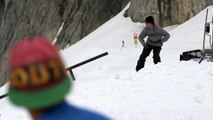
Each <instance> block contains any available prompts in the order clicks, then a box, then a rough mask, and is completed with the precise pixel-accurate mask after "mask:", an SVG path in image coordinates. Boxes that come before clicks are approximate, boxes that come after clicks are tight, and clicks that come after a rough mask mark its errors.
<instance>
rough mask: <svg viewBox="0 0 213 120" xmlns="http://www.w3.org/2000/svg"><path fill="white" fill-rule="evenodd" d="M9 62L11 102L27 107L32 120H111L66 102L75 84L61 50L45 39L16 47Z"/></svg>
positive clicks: (23, 42) (29, 41)
mask: <svg viewBox="0 0 213 120" xmlns="http://www.w3.org/2000/svg"><path fill="white" fill-rule="evenodd" d="M8 63H9V75H10V76H9V78H10V84H9V99H10V100H11V102H12V103H14V104H15V105H18V106H22V107H25V108H27V110H28V111H29V113H30V115H31V117H32V119H33V120H109V119H108V118H107V117H104V116H102V115H100V114H98V113H95V112H91V111H88V110H84V109H81V108H78V107H75V106H73V105H70V104H68V103H67V102H66V101H65V96H66V95H67V94H68V92H69V90H70V88H71V87H72V81H71V80H70V78H69V77H68V76H67V74H66V71H65V67H64V64H63V61H62V59H61V57H60V55H59V52H58V49H57V48H56V47H55V46H53V45H52V44H51V43H50V42H49V41H48V40H47V39H46V38H44V37H34V38H30V39H25V40H23V41H22V42H19V43H17V44H15V45H14V46H13V48H12V49H11V51H10V54H9V62H8ZM79 92H81V91H79ZM17 119H19V118H17Z"/></svg>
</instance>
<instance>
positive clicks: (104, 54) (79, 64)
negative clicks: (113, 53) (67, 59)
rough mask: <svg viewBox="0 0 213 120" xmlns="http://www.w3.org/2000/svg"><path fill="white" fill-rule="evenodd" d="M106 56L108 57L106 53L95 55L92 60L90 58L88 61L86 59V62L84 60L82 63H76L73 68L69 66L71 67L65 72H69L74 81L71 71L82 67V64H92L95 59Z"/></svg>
mask: <svg viewBox="0 0 213 120" xmlns="http://www.w3.org/2000/svg"><path fill="white" fill-rule="evenodd" d="M106 55H108V52H105V53H102V54H100V55H97V56H95V57H92V58H90V59H87V60H85V61H83V62H80V63H77V64H75V65H73V66H71V67H68V68H67V69H66V70H67V71H69V73H70V75H71V77H72V79H73V80H75V76H74V74H73V71H72V69H74V68H77V67H79V66H81V65H84V64H86V63H89V62H92V61H94V60H96V59H99V58H101V57H104V56H106Z"/></svg>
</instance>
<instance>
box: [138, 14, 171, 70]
mask: <svg viewBox="0 0 213 120" xmlns="http://www.w3.org/2000/svg"><path fill="white" fill-rule="evenodd" d="M145 22H146V27H145V28H144V29H143V30H142V32H141V33H140V35H139V37H138V40H139V41H140V42H141V44H142V45H143V52H142V53H141V55H140V57H139V60H138V62H137V65H136V68H135V69H136V71H137V72H138V71H139V70H140V69H142V68H144V65H145V61H146V58H147V57H148V56H149V54H150V52H151V51H152V50H153V62H154V64H157V63H159V62H161V59H160V51H161V47H162V46H163V43H164V42H166V41H167V40H168V39H169V38H170V35H169V33H168V32H166V31H165V30H164V29H163V28H162V27H161V26H159V25H158V24H157V23H155V21H154V18H153V17H152V16H148V17H147V18H146V19H145ZM147 36H148V38H147V41H146V42H145V41H144V39H145V38H146V37H147Z"/></svg>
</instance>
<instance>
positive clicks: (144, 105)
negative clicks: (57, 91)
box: [0, 6, 213, 120]
mask: <svg viewBox="0 0 213 120" xmlns="http://www.w3.org/2000/svg"><path fill="white" fill-rule="evenodd" d="M122 15H123V13H122V12H121V13H120V14H118V15H117V16H116V17H114V18H112V19H111V20H110V21H108V22H107V23H105V24H104V25H103V26H101V27H99V28H98V29H97V30H96V31H94V32H93V33H91V34H90V35H88V36H87V37H85V38H84V39H83V40H81V41H80V42H78V43H76V44H75V45H72V46H71V47H69V48H67V49H65V50H63V51H61V53H62V56H63V58H64V60H65V62H66V65H67V67H69V66H71V65H74V64H76V63H78V62H81V61H84V60H86V59H88V58H91V57H93V56H96V55H97V54H100V53H102V52H105V51H107V52H109V55H108V56H106V57H103V58H101V59H99V60H96V61H93V62H91V63H89V64H86V65H83V66H81V67H78V68H76V69H74V70H73V72H74V74H75V76H76V79H77V80H76V81H75V82H74V87H73V90H72V91H71V92H70V94H69V95H68V96H67V100H68V101H69V102H70V103H73V104H76V105H78V106H80V107H86V108H88V109H92V110H96V111H100V112H102V113H104V114H106V115H108V116H110V117H111V118H113V119H115V120H212V119H213V95H212V93H213V63H210V62H206V61H204V62H202V64H198V63H197V62H196V61H188V62H180V61H179V55H180V54H181V53H182V52H183V51H187V50H193V49H201V48H202V39H203V29H204V25H203V24H204V20H205V10H204V11H202V12H200V13H199V14H198V15H197V16H195V17H193V18H192V19H190V20H189V21H187V22H185V23H184V24H182V25H179V26H178V27H176V26H175V27H176V28H174V29H172V30H171V31H169V33H170V34H171V38H170V39H169V41H168V42H166V43H165V44H164V46H163V48H162V51H161V59H162V62H161V63H160V64H157V65H154V63H153V62H152V61H153V60H152V55H150V56H149V58H147V61H146V65H145V68H144V69H142V70H141V71H139V72H135V66H136V63H137V60H138V57H139V55H140V54H141V51H142V46H141V45H140V44H139V45H138V47H137V48H136V47H135V45H134V40H133V33H134V32H138V33H139V32H140V31H141V30H142V29H143V27H144V24H140V23H133V22H132V21H131V20H130V19H129V18H124V17H123V16H122ZM212 15H213V7H212V6H210V7H209V18H208V21H211V16H212ZM168 29H170V28H168ZM122 41H124V42H125V47H122ZM0 108H5V109H0V114H1V116H0V119H3V120H17V117H19V118H20V119H22V120H28V119H29V117H28V115H27V114H26V113H25V112H24V110H22V111H20V110H19V109H17V108H15V107H13V105H10V103H8V101H7V99H3V100H0ZM8 114H9V115H8Z"/></svg>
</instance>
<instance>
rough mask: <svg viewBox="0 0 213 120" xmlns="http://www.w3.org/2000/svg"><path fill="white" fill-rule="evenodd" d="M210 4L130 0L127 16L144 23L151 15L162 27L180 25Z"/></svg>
mask: <svg viewBox="0 0 213 120" xmlns="http://www.w3.org/2000/svg"><path fill="white" fill-rule="evenodd" d="M212 4H213V0H157V1H156V0H143V1H142V0H132V2H131V5H130V8H129V10H128V16H130V17H131V18H132V20H133V21H135V22H144V19H145V17H146V16H149V15H152V16H154V17H155V19H156V20H157V21H158V22H159V23H160V24H161V25H162V26H168V25H173V24H181V23H183V22H185V21H186V20H188V19H189V18H191V17H192V16H194V15H196V14H197V13H198V12H200V11H201V10H202V9H204V8H205V7H207V6H209V5H212Z"/></svg>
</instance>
